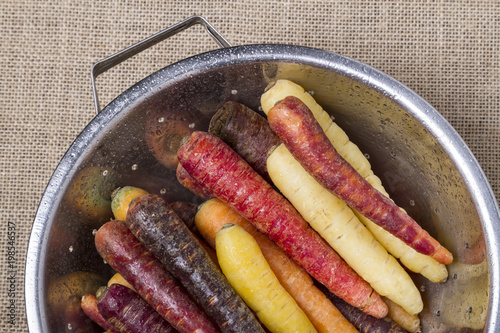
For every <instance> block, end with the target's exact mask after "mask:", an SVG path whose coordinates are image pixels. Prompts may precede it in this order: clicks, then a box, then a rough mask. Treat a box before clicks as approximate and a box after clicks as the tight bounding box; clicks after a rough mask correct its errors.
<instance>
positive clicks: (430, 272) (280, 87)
mask: <svg viewBox="0 0 500 333" xmlns="http://www.w3.org/2000/svg"><path fill="white" fill-rule="evenodd" d="M287 96H295V97H297V98H298V99H300V100H301V101H302V102H303V103H304V104H306V105H307V107H308V108H309V109H310V110H311V111H312V113H313V115H314V117H315V118H316V120H317V121H318V123H319V124H320V125H321V127H322V128H323V130H324V131H325V134H326V135H327V137H328V139H329V140H330V141H331V143H332V145H333V146H334V147H335V149H336V150H337V151H338V153H339V154H340V155H341V156H342V157H343V158H344V159H345V160H346V161H347V162H349V164H351V165H352V166H353V167H354V168H355V169H356V170H357V171H358V172H359V174H360V175H361V176H363V177H364V178H365V179H366V180H367V181H368V182H369V183H370V184H371V185H372V186H373V187H374V188H376V189H377V190H378V191H380V192H381V193H383V194H384V195H386V196H387V197H389V195H388V194H387V192H386V191H385V189H384V187H383V186H382V182H381V181H380V179H379V178H378V177H377V176H376V175H375V174H374V173H373V171H372V169H371V166H370V163H369V162H368V160H367V159H366V157H365V156H364V154H363V153H362V152H361V151H360V150H359V148H358V147H357V146H356V145H355V144H354V143H353V142H351V141H350V140H349V137H348V136H347V135H346V133H345V132H344V131H343V130H342V129H341V128H340V127H339V126H338V125H337V124H336V123H335V122H333V120H332V119H331V117H330V115H329V114H328V113H327V112H326V111H324V110H323V109H322V107H321V106H320V105H319V104H318V103H317V102H316V101H315V100H314V98H313V97H312V96H311V95H310V94H309V93H308V92H306V91H305V90H304V89H303V88H302V87H301V86H299V85H298V84H295V83H294V82H291V81H288V80H278V81H276V82H275V83H274V84H273V85H272V86H270V88H269V89H268V90H267V91H266V92H265V93H264V94H263V95H262V97H261V105H262V109H263V111H264V112H265V113H266V114H267V112H268V111H269V110H270V109H271V108H272V107H273V106H274V105H275V104H276V103H277V102H278V101H280V100H282V99H284V98H285V97H287ZM355 214H356V215H357V216H358V218H359V220H360V221H361V222H362V223H363V224H365V225H366V227H367V228H368V229H369V230H370V231H371V233H372V234H373V235H374V236H375V238H376V239H377V240H378V241H379V242H380V243H381V244H382V245H383V246H384V247H385V248H386V249H387V251H388V252H389V253H391V254H392V255H393V256H394V257H396V258H398V259H399V260H400V261H401V263H402V264H403V265H405V266H406V267H407V268H408V269H410V270H411V271H413V272H415V273H420V274H422V275H423V276H425V277H426V278H427V279H429V280H430V281H432V282H436V283H437V282H444V281H446V279H447V277H448V271H447V269H446V266H445V265H443V264H440V263H438V262H437V261H436V260H434V259H433V258H430V257H429V256H427V255H423V254H420V253H418V252H417V251H415V250H414V249H412V248H411V247H410V246H408V245H406V244H405V243H404V242H403V241H401V240H400V239H399V238H397V237H396V236H394V235H392V234H391V233H389V232H387V231H386V230H384V229H383V228H382V227H380V226H378V225H377V224H375V223H374V222H372V221H370V220H369V219H368V218H366V217H364V216H362V215H361V214H358V213H357V212H355Z"/></svg>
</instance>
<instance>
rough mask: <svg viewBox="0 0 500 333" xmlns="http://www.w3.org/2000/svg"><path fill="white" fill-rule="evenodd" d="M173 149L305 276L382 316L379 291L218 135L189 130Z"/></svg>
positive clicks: (384, 306)
mask: <svg viewBox="0 0 500 333" xmlns="http://www.w3.org/2000/svg"><path fill="white" fill-rule="evenodd" d="M177 154H178V157H179V162H180V163H181V164H182V165H183V167H184V168H185V169H186V170H187V171H188V172H189V174H190V175H191V176H192V177H193V178H195V179H197V180H198V181H200V182H203V185H204V186H206V188H207V189H208V190H209V191H210V192H211V193H213V194H214V195H215V196H216V197H218V198H219V199H220V200H222V201H223V202H225V203H226V204H227V205H229V206H231V207H232V208H233V209H234V210H236V211H237V212H238V213H240V214H241V215H242V216H243V217H245V218H246V219H247V220H249V221H250V222H251V223H252V224H254V225H255V226H256V227H257V229H259V231H261V232H263V233H264V234H266V235H268V236H269V237H270V238H271V239H272V240H273V241H274V242H275V243H276V244H277V245H278V246H279V247H281V249H282V250H283V251H284V252H285V253H287V254H288V255H289V256H290V257H291V258H292V259H294V260H295V261H296V262H297V263H298V264H299V265H300V266H302V267H303V268H304V269H305V270H306V271H307V272H308V273H309V274H310V275H312V276H313V277H315V278H316V279H317V280H318V281H320V282H321V283H323V284H325V285H326V286H327V287H328V289H330V290H331V291H332V292H333V293H335V294H336V295H338V296H340V297H342V298H343V299H345V300H346V301H348V302H349V303H350V304H352V305H354V306H357V307H359V308H361V309H363V311H366V312H367V313H370V314H373V315H374V316H377V317H385V315H386V314H387V311H388V309H387V305H386V304H385V303H384V302H383V301H382V299H381V297H380V295H378V294H377V293H376V292H375V291H374V290H373V289H372V288H371V286H370V285H369V284H368V283H367V282H366V281H364V280H363V279H362V278H361V277H360V276H359V275H358V274H356V272H354V271H353V270H352V268H351V267H349V266H348V265H347V264H346V262H345V261H344V260H342V258H340V256H339V255H338V254H337V253H336V252H335V251H334V250H333V249H332V248H331V247H330V246H329V245H328V244H327V243H326V242H325V241H324V240H323V239H322V238H321V237H320V236H319V235H318V234H317V233H316V232H315V231H314V230H313V229H311V228H310V227H309V225H308V223H307V222H306V221H305V220H304V219H303V218H302V216H301V215H300V214H299V213H298V212H297V210H295V208H294V207H293V206H292V204H291V203H290V202H288V201H287V200H286V199H285V198H284V197H283V196H282V195H281V194H279V193H278V192H277V191H275V190H274V189H273V188H272V187H271V185H269V184H268V183H267V182H266V181H265V180H264V179H263V178H262V177H261V176H259V174H258V173H257V172H256V171H255V170H253V169H252V167H250V165H249V164H248V163H246V162H245V161H244V160H243V158H242V157H241V156H239V155H238V154H237V153H236V152H235V151H234V150H232V149H231V148H230V147H229V146H228V145H227V144H225V143H224V142H223V141H222V140H221V139H219V138H217V137H216V136H214V135H212V134H209V133H206V132H194V133H193V134H192V135H191V137H190V138H189V139H188V140H187V141H186V142H185V143H184V144H183V145H182V146H181V148H180V149H179V151H178V153H177Z"/></svg>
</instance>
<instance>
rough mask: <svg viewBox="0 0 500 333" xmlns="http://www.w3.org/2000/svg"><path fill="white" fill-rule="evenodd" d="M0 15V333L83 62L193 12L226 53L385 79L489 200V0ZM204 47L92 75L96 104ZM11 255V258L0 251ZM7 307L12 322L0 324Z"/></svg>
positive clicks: (41, 6) (85, 86)
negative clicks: (214, 31) (347, 61)
mask: <svg viewBox="0 0 500 333" xmlns="http://www.w3.org/2000/svg"><path fill="white" fill-rule="evenodd" d="M0 10H1V11H0V45H1V46H0V65H1V67H0V70H1V74H0V75H1V76H0V128H1V133H0V147H1V149H0V161H1V168H0V221H1V226H0V235H1V239H0V248H1V253H2V254H1V256H0V270H1V271H2V272H3V273H2V274H12V273H14V274H15V279H14V280H12V279H10V280H9V279H8V276H4V277H2V278H1V279H0V299H1V305H0V309H1V310H0V313H1V315H0V318H1V322H0V330H1V331H3V332H8V331H14V329H15V330H16V331H28V328H27V325H26V318H25V313H24V300H23V299H24V295H23V285H24V280H23V276H24V260H25V259H24V258H25V253H26V248H27V243H28V239H29V233H30V229H31V225H32V221H33V218H34V216H35V213H36V209H37V206H38V203H39V200H40V198H41V196H42V194H43V191H44V189H45V186H46V184H47V183H48V181H49V178H50V176H51V175H52V172H53V170H54V169H55V167H56V166H57V164H58V162H59V160H60V158H61V157H62V156H63V154H64V152H65V151H66V149H67V148H68V147H69V146H70V145H71V143H72V141H73V139H74V138H75V137H76V136H77V135H78V134H79V133H80V131H81V130H82V129H83V128H84V127H85V125H86V124H87V123H88V122H89V121H90V120H91V119H92V117H93V116H94V105H93V100H92V94H91V85H90V68H91V66H92V64H93V63H94V62H96V61H97V60H99V59H102V58H104V57H106V56H108V55H111V54H113V53H114V52H117V51H119V50H121V49H122V48H124V47H126V46H129V45H131V44H133V43H135V42H137V41H139V40H141V39H143V38H145V37H147V36H150V35H152V34H153V33H155V32H157V31H159V30H161V29H163V28H165V27H167V26H169V25H171V24H174V23H176V22H178V21H181V20H182V19H184V18H186V17H188V16H191V15H193V14H199V15H203V16H205V17H206V18H207V19H208V20H209V21H210V22H211V23H212V24H213V25H214V26H215V27H216V28H218V30H219V31H220V32H221V33H222V34H223V35H224V36H225V37H226V38H227V39H228V40H229V41H230V42H231V43H232V44H233V45H241V44H250V43H267V42H273V43H287V44H297V45H305V46H312V47H317V48H321V49H325V50H328V51H332V52H336V53H340V54H342V55H346V56H349V57H352V58H354V59H357V60H360V61H362V62H365V63H367V64H369V65H371V66H373V67H376V68H378V69H380V70H382V71H384V72H386V73H388V74H390V75H391V76H393V77H395V78H396V79H398V80H399V81H401V82H403V83H404V84H406V85H408V86H409V87H410V88H412V89H413V90H415V91H416V92H417V93H418V94H420V95H421V96H422V97H423V98H425V99H426V100H427V101H428V102H430V103H431V104H432V105H433V106H434V107H435V108H436V109H437V110H438V111H439V112H440V113H442V114H443V116H444V117H445V118H446V119H447V120H449V122H450V123H451V124H452V125H453V126H454V127H455V128H456V130H457V131H458V132H459V134H460V135H461V136H462V137H463V138H464V140H465V141H466V142H467V144H468V145H469V147H470V148H471V150H472V151H473V153H474V154H475V156H476V157H477V159H478V161H479V163H480V164H481V165H482V167H483V169H484V171H485V173H486V176H487V177H488V178H489V180H490V182H491V185H492V187H493V190H494V192H495V194H496V196H497V198H500V167H499V166H498V160H499V158H500V95H499V91H500V5H499V2H498V1H496V0H490V1H466V0H463V1H406V0H404V1H403V0H399V1H358V0H350V1H316V0H312V1H296V0H289V1H276V0H270V1H246V2H243V1H235V0H225V1H176V0H175V1H172V0H167V1H85V0H83V1H70V0H62V1H61V0H60V1H52V0H43V1H40V0H36V1H33V0H29V1H28V0H25V1H23V0H14V1H2V4H0ZM215 47H217V46H216V45H215V43H214V42H213V41H212V40H211V39H210V38H209V37H208V36H207V35H206V33H205V32H204V31H203V30H202V29H201V28H193V29H190V30H189V31H186V32H184V33H182V34H181V35H179V36H178V37H175V38H172V39H169V40H168V41H167V42H164V43H161V44H159V45H157V46H155V47H153V48H152V49H150V50H148V51H146V52H144V53H143V54H141V55H139V56H138V57H136V58H134V59H132V60H130V61H128V62H127V63H125V64H123V65H121V66H119V67H118V68H116V69H113V70H112V71H109V72H107V73H106V74H105V75H103V76H102V77H100V78H99V85H98V88H99V90H100V92H101V99H102V104H103V105H105V104H106V103H107V102H109V101H110V100H112V98H113V97H114V96H116V95H117V94H119V93H120V92H122V91H123V90H124V89H125V88H127V87H129V86H130V85H132V84H133V83H135V82H136V81H137V80H138V79H140V78H142V77H144V76H146V75H147V74H149V73H151V72H154V71H156V70H157V69H159V68H162V67H164V66H165V65H167V64H169V63H171V62H173V61H175V60H179V59H182V58H185V57H187V56H189V55H192V54H196V53H199V52H202V51H207V50H210V49H213V48H215ZM9 226H11V227H14V226H15V232H16V233H15V237H14V239H12V238H11V239H9V238H8V233H7V232H8V228H9ZM9 240H10V241H13V243H10V244H9ZM13 250H14V253H10V254H14V255H13V258H14V259H15V262H12V260H11V259H12V257H11V258H10V259H9V257H8V255H9V252H11V251H13ZM9 263H10V264H11V265H10V267H9ZM12 283H13V284H12ZM12 289H14V290H12ZM12 291H14V294H12V293H10V292H12ZM11 303H14V304H15V307H16V311H15V326H12V325H11V324H9V323H8V319H9V318H8V316H7V315H8V313H9V311H7V310H6V309H7V306H8V305H9V304H11Z"/></svg>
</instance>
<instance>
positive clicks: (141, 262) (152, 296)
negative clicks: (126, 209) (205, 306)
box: [95, 221, 218, 333]
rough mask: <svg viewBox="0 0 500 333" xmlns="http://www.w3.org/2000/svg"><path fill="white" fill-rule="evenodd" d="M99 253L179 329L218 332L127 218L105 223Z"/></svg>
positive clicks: (98, 238)
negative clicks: (137, 233) (152, 252)
mask: <svg viewBox="0 0 500 333" xmlns="http://www.w3.org/2000/svg"><path fill="white" fill-rule="evenodd" d="M95 244H96V247H97V251H98V252H99V254H100V255H101V256H102V257H103V258H104V260H106V262H107V263H109V264H110V265H111V267H113V268H114V269H115V270H116V271H117V272H119V273H120V274H121V275H122V276H123V278H124V279H125V280H127V281H128V282H129V283H130V284H131V285H132V287H133V288H134V289H135V290H136V291H137V292H138V293H139V294H140V295H141V296H142V297H143V298H144V299H145V300H146V301H147V302H148V303H149V304H150V305H151V306H152V307H153V308H154V309H156V310H157V311H158V312H159V313H160V314H161V315H162V316H163V317H164V318H165V319H166V320H167V321H168V322H170V323H171V324H172V326H174V327H175V328H176V329H177V330H178V331H179V332H211V333H214V332H218V329H217V328H216V326H215V325H214V324H213V323H212V321H211V320H210V318H209V317H208V316H207V315H206V314H205V313H204V312H203V310H202V309H200V308H199V306H198V305H197V304H196V303H195V302H194V301H193V300H192V299H191V297H190V296H189V294H188V292H187V291H186V290H185V288H184V287H183V286H182V285H181V284H180V283H178V282H177V281H176V280H175V278H174V277H173V276H172V275H171V274H170V273H169V272H168V271H166V270H165V268H164V267H163V266H162V265H161V263H160V262H159V261H158V260H157V259H156V258H155V257H154V256H153V254H151V253H150V252H149V251H148V250H147V249H146V248H145V247H144V246H143V245H142V244H141V243H140V242H139V240H138V239H137V238H136V237H135V236H134V235H133V234H132V233H131V232H130V230H129V229H128V228H127V225H126V224H125V222H123V221H110V222H107V223H106V224H104V225H103V226H102V227H101V228H100V229H99V230H98V231H97V234H96V236H95Z"/></svg>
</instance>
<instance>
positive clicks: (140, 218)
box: [126, 194, 264, 333]
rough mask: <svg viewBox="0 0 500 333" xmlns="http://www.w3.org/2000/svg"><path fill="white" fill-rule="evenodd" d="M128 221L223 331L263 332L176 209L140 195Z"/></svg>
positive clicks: (131, 208)
mask: <svg viewBox="0 0 500 333" xmlns="http://www.w3.org/2000/svg"><path fill="white" fill-rule="evenodd" d="M126 221H127V224H128V227H129V229H130V230H131V231H132V233H134V235H135V236H136V237H137V238H138V239H139V240H140V241H141V243H142V244H144V246H146V247H147V248H148V249H149V250H150V251H151V252H152V253H153V254H154V255H155V257H156V258H158V260H160V261H161V263H162V264H163V266H164V267H166V268H167V269H168V270H169V271H170V272H171V273H172V275H173V276H174V277H176V278H177V279H178V280H179V281H180V282H181V283H182V284H183V285H184V286H185V287H186V289H187V290H189V292H190V293H191V294H192V295H193V297H194V298H195V299H196V300H197V301H198V303H199V304H200V305H201V306H202V307H203V308H204V309H205V311H206V312H207V313H208V314H209V315H210V316H211V317H212V319H213V320H214V321H215V322H216V323H217V324H218V325H219V327H220V329H221V330H222V331H223V332H234V333H241V332H252V333H253V332H255V333H257V332H264V330H263V328H262V326H261V325H260V323H259V322H258V321H257V319H256V318H255V316H254V315H253V313H252V312H251V310H250V309H249V308H248V307H247V305H246V304H245V303H244V302H243V300H242V299H241V298H240V297H239V296H238V294H237V293H236V292H235V290H234V289H233V288H232V287H231V285H230V284H229V282H228V281H227V280H226V278H225V277H224V275H223V274H222V272H221V271H220V269H219V268H218V267H217V266H216V265H215V264H214V262H213V261H212V259H211V258H210V255H209V254H208V252H207V251H206V250H205V249H204V248H203V246H202V245H201V244H200V242H199V241H198V240H197V238H196V237H194V235H193V234H192V233H191V231H190V230H189V229H188V227H187V226H186V225H185V224H184V222H183V221H182V220H181V219H180V218H179V217H178V216H177V214H175V212H174V211H173V209H172V208H171V207H170V206H169V205H168V204H167V203H166V202H165V201H164V200H163V199H162V198H161V197H159V196H157V195H152V194H149V195H144V196H141V197H139V198H137V199H136V200H135V201H134V202H132V204H131V205H130V207H129V210H128V214H127V220H126Z"/></svg>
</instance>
